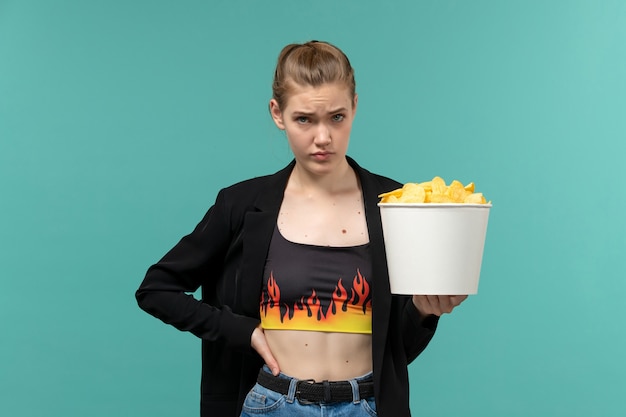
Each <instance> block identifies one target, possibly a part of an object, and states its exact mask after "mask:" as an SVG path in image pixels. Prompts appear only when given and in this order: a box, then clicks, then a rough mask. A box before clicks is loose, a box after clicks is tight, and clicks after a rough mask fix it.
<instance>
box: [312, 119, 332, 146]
mask: <svg viewBox="0 0 626 417" xmlns="http://www.w3.org/2000/svg"><path fill="white" fill-rule="evenodd" d="M314 141H315V144H316V145H318V146H322V147H324V146H328V145H329V144H330V142H331V141H332V138H331V137H330V129H328V127H327V126H326V125H325V124H324V123H320V124H319V126H318V127H317V131H316V132H315V139H314Z"/></svg>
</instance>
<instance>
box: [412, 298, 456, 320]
mask: <svg viewBox="0 0 626 417" xmlns="http://www.w3.org/2000/svg"><path fill="white" fill-rule="evenodd" d="M466 298H467V295H414V296H413V304H415V307H416V308H417V309H418V310H419V312H420V313H421V314H422V316H423V317H426V316H428V315H430V314H434V315H435V316H441V315H442V314H444V313H451V312H452V310H453V309H454V307H456V306H458V305H459V304H461V303H462V302H463V301H465V299H466Z"/></svg>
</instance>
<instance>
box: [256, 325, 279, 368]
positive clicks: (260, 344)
mask: <svg viewBox="0 0 626 417" xmlns="http://www.w3.org/2000/svg"><path fill="white" fill-rule="evenodd" d="M250 344H251V345H252V349H254V350H256V351H257V353H258V354H259V355H261V358H263V360H264V361H265V364H266V365H267V366H268V367H269V368H270V370H271V371H272V374H273V375H274V376H277V375H278V374H279V373H280V368H279V367H278V361H277V360H276V358H274V355H272V351H271V350H270V347H269V345H268V344H267V339H266V338H265V332H264V331H263V329H262V328H261V325H259V326H257V328H256V329H254V331H253V332H252V336H251V337H250Z"/></svg>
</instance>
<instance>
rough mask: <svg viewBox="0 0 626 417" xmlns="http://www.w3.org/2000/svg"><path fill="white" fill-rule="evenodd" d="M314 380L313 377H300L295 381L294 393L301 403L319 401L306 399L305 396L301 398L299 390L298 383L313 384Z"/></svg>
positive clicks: (315, 402) (317, 402)
mask: <svg viewBox="0 0 626 417" xmlns="http://www.w3.org/2000/svg"><path fill="white" fill-rule="evenodd" d="M314 383H315V380H314V379H301V380H299V381H298V382H296V393H295V395H294V396H295V397H296V398H297V399H298V401H300V403H301V404H307V405H309V404H319V401H311V400H307V399H306V398H302V397H301V394H302V391H300V385H302V384H314Z"/></svg>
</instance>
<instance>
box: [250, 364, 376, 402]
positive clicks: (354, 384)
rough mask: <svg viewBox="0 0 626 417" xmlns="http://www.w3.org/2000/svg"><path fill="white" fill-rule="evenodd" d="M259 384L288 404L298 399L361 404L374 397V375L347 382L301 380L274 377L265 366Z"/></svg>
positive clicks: (260, 374)
mask: <svg viewBox="0 0 626 417" xmlns="http://www.w3.org/2000/svg"><path fill="white" fill-rule="evenodd" d="M257 382H258V383H259V384H260V385H261V386H263V387H265V388H267V389H270V390H272V391H275V392H278V393H280V394H283V395H285V396H286V398H287V401H288V402H293V400H294V399H295V398H297V399H298V400H299V401H300V402H301V403H332V402H345V401H352V402H354V403H359V402H360V401H361V399H365V398H371V397H373V396H374V381H373V377H372V373H371V372H369V373H367V374H365V375H363V376H360V377H356V378H352V379H349V380H346V381H332V382H331V381H322V382H314V381H312V380H299V379H297V378H292V377H290V376H288V375H285V374H283V373H280V374H279V375H278V376H274V375H272V373H271V372H270V370H269V368H268V367H267V366H266V365H264V366H263V368H262V369H261V371H260V372H259V377H258V379H257Z"/></svg>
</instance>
